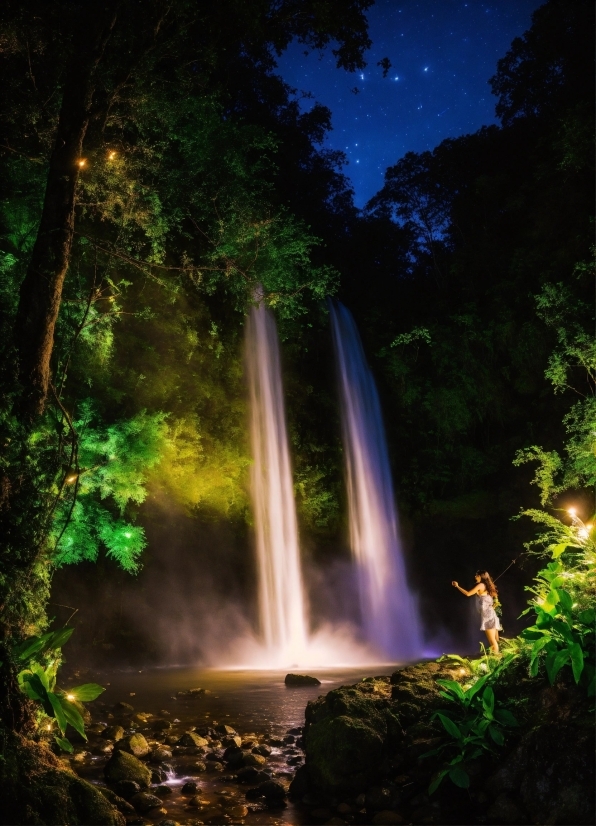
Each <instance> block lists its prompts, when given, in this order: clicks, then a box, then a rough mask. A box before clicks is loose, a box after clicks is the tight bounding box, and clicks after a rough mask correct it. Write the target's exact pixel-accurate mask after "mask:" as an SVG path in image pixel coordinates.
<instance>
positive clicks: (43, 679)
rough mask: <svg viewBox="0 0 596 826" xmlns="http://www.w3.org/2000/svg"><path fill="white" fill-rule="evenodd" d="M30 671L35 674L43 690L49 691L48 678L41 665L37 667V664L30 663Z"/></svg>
mask: <svg viewBox="0 0 596 826" xmlns="http://www.w3.org/2000/svg"><path fill="white" fill-rule="evenodd" d="M31 671H32V672H33V674H37V676H38V677H39V679H40V680H41V684H42V685H43V687H44V688H45V690H46V691H49V690H50V684H49V682H48V676H47V674H46V670H45V668H44V667H43V666H42V665H39V664H38V663H31Z"/></svg>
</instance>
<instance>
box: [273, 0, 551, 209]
mask: <svg viewBox="0 0 596 826" xmlns="http://www.w3.org/2000/svg"><path fill="white" fill-rule="evenodd" d="M540 5H542V3H541V2H540V0H498V2H492V3H487V2H482V0H469V2H460V0H423V2H414V0H403V2H400V1H399V0H377V2H376V4H375V5H374V6H373V7H372V8H371V9H370V10H369V12H368V19H369V23H370V37H371V40H372V41H373V45H372V47H371V49H370V51H369V52H368V53H367V55H366V60H367V63H368V66H367V68H366V69H365V70H364V71H363V72H356V73H354V74H351V73H348V72H345V71H343V70H340V69H336V68H335V61H334V58H333V56H332V54H331V51H330V50H328V52H327V53H326V54H324V55H323V56H320V55H319V54H318V53H311V54H310V55H308V56H305V55H304V47H303V46H300V45H298V44H292V46H291V47H290V48H289V49H288V51H287V52H286V53H285V54H284V55H283V56H282V57H281V59H280V60H279V69H280V73H281V75H282V77H283V78H284V80H285V81H286V82H287V83H289V84H290V85H291V86H292V87H294V88H296V89H297V90H298V92H299V93H300V92H310V93H312V95H313V98H312V99H303V101H302V105H303V106H304V108H306V109H308V108H310V107H311V106H312V105H313V103H314V101H318V102H320V103H323V104H325V105H326V106H328V107H329V108H330V109H331V111H332V113H333V131H332V132H331V133H330V134H329V136H328V139H327V146H329V147H330V148H333V149H341V150H343V151H344V152H345V153H346V155H347V157H348V160H349V165H348V166H347V167H345V172H346V173H347V175H348V176H349V177H350V179H351V181H352V183H353V186H354V189H355V193H356V198H355V201H356V205H357V206H359V207H362V206H364V204H365V203H366V201H367V200H368V199H369V198H370V197H371V196H372V195H374V193H375V192H377V191H378V190H379V189H380V188H381V186H382V185H383V175H384V172H385V169H386V168H387V167H388V166H390V165H392V164H394V163H395V162H396V161H397V160H398V159H399V158H400V157H402V156H403V155H404V154H405V153H406V152H408V151H415V152H421V151H424V150H425V149H432V148H433V147H435V146H436V145H437V144H438V143H440V142H441V141H442V140H443V139H444V138H448V137H457V136H458V135H462V134H466V133H468V132H475V131H476V130H477V129H479V128H480V127H481V126H482V125H484V124H490V123H495V122H496V121H495V116H494V107H495V101H496V98H494V97H493V95H492V93H491V90H490V86H489V85H488V79H489V78H490V77H492V75H493V74H494V73H495V69H496V64H497V60H498V59H499V58H500V57H503V55H504V54H505V53H506V52H507V50H508V48H509V46H510V44H511V41H512V40H513V38H514V37H517V36H519V35H521V34H523V33H524V32H525V31H526V30H527V29H528V28H529V26H530V22H531V15H532V12H533V11H534V10H535V9H537V8H538V7H539V6H540ZM383 57H388V58H389V59H390V60H391V63H392V66H393V68H392V69H391V70H390V71H389V74H388V75H387V77H386V78H383V75H382V70H381V68H380V67H378V66H377V65H376V64H377V61H379V60H381V58H383ZM356 89H357V90H358V92H357V93H356V92H355V90H356ZM352 90H354V91H352Z"/></svg>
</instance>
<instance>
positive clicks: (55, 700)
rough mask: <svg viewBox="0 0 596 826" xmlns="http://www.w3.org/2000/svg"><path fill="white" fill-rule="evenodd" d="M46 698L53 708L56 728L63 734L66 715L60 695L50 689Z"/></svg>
mask: <svg viewBox="0 0 596 826" xmlns="http://www.w3.org/2000/svg"><path fill="white" fill-rule="evenodd" d="M48 700H49V701H50V703H51V705H52V708H53V710H54V717H55V718H56V722H57V723H58V728H59V729H60V732H61V734H64V732H65V731H66V715H65V714H64V709H63V708H62V704H61V702H60V697H59V696H58V695H57V694H54V692H53V691H50V692H49V693H48Z"/></svg>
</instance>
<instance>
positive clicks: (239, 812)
mask: <svg viewBox="0 0 596 826" xmlns="http://www.w3.org/2000/svg"><path fill="white" fill-rule="evenodd" d="M228 814H229V815H230V817H232V818H234V821H237V820H243V819H244V818H245V817H246V816H247V814H248V806H243V805H242V804H237V805H236V806H232V807H231V808H230V809H228Z"/></svg>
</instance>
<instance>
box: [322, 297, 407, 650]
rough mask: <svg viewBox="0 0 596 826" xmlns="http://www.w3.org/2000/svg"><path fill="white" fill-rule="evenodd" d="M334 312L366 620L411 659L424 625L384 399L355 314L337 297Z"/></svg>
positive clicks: (370, 630)
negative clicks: (412, 581)
mask: <svg viewBox="0 0 596 826" xmlns="http://www.w3.org/2000/svg"><path fill="white" fill-rule="evenodd" d="M330 309H331V320H332V330H333V342H334V348H335V354H336V359H337V365H338V377H339V386H340V397H341V418H342V432H343V443H344V455H345V466H346V480H347V487H348V500H349V523H350V544H351V548H352V553H353V555H354V558H355V561H356V565H357V577H358V590H359V595H360V609H361V614H362V623H363V627H364V630H365V634H366V637H367V641H368V642H369V643H371V644H373V645H375V646H376V648H377V649H378V650H380V651H382V652H383V653H384V654H385V655H386V656H391V657H396V658H400V659H413V658H415V657H419V656H421V654H422V648H423V645H422V633H421V623H420V619H419V614H418V607H417V602H416V599H415V597H414V596H413V594H412V593H411V592H410V590H409V588H408V583H407V580H406V572H405V565H404V560H403V555H402V549H401V542H400V537H399V526H398V518H397V511H396V507H395V501H394V494H393V484H392V481H391V471H390V467H389V458H388V453H387V443H386V439H385V429H384V426H383V419H382V415H381V406H380V402H379V396H378V393H377V388H376V385H375V381H374V378H373V376H372V373H371V371H370V368H369V367H368V365H367V363H366V359H365V356H364V351H363V349H362V344H361V341H360V336H359V334H358V329H357V327H356V324H355V323H354V319H353V318H352V315H351V313H350V311H349V310H348V309H347V308H346V307H344V306H343V304H341V303H339V302H332V303H331V305H330Z"/></svg>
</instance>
